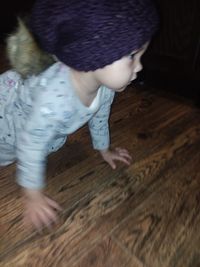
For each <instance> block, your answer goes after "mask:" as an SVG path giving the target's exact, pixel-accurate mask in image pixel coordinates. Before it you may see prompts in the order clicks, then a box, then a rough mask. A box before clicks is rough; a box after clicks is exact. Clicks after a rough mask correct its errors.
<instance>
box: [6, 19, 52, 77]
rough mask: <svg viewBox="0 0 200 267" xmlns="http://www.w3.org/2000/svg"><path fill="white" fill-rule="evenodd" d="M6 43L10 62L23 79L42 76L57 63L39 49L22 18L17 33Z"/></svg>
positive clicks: (12, 34) (11, 35)
mask: <svg viewBox="0 0 200 267" xmlns="http://www.w3.org/2000/svg"><path fill="white" fill-rule="evenodd" d="M6 41H7V42H6V43H7V55H8V59H9V62H10V64H11V66H12V68H13V69H14V70H16V71H17V72H18V73H19V74H20V75H21V76H22V78H23V79H26V78H27V77H29V76H30V75H38V74H40V73H41V72H42V71H44V70H45V69H47V68H48V67H49V66H51V65H52V64H53V63H54V62H55V60H54V58H53V57H52V56H51V55H49V54H47V53H46V52H44V51H43V50H42V49H41V48H40V47H39V45H38V43H37V41H36V39H35V37H34V36H33V34H32V33H31V32H30V30H29V29H28V27H27V25H26V23H25V20H22V19H21V18H18V25H17V28H16V30H15V32H14V33H11V34H10V36H8V38H7V40H6Z"/></svg>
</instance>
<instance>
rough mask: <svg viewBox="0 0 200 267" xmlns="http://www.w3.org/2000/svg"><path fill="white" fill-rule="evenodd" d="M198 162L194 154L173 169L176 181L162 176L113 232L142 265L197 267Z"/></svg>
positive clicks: (199, 156)
mask: <svg viewBox="0 0 200 267" xmlns="http://www.w3.org/2000/svg"><path fill="white" fill-rule="evenodd" d="M199 148H200V145H198V149H199ZM199 162H200V153H196V154H193V158H192V159H191V160H190V161H189V162H185V166H182V167H181V165H182V164H181V165H180V166H178V165H177V166H174V168H173V169H174V170H173V171H174V172H173V173H174V176H175V177H176V180H173V176H171V174H170V173H168V174H165V177H164V179H165V180H166V181H167V182H165V183H163V186H162V187H159V188H157V189H156V192H155V193H153V194H152V195H151V196H150V197H149V198H148V199H146V200H144V201H143V203H142V204H141V205H140V206H138V207H136V208H135V209H134V211H133V212H132V215H131V216H130V217H129V218H128V219H127V220H125V221H124V223H123V224H122V225H121V226H120V227H119V228H118V229H116V230H115V231H114V233H113V235H114V237H115V238H117V240H118V241H119V242H121V243H122V245H123V246H125V247H126V248H127V249H128V250H129V252H130V253H132V254H134V255H136V256H137V257H138V258H139V259H140V260H141V261H142V262H144V263H145V264H146V265H148V266H154V267H160V266H165V267H167V266H169V267H171V266H180V267H181V266H184V267H187V266H188V267H190V266H193V267H198V266H199V263H200V249H199V248H200V232H199V225H200V201H199V200H200V194H199V188H200V174H199V170H198V168H199ZM175 168H177V169H175ZM194 170H195V171H194ZM171 171H172V170H171ZM193 171H194V172H193ZM169 175H170V176H171V178H170V177H167V176H169Z"/></svg>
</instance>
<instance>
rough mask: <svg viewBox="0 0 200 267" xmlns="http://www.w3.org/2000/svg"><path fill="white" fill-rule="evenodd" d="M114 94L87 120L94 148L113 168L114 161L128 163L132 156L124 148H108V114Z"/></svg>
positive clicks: (114, 166)
mask: <svg viewBox="0 0 200 267" xmlns="http://www.w3.org/2000/svg"><path fill="white" fill-rule="evenodd" d="M113 98H114V94H113V95H112V94H111V95H110V97H109V98H107V100H106V101H105V102H104V104H103V105H102V106H101V108H100V109H99V110H98V112H97V113H96V114H95V115H94V116H93V118H92V119H91V120H90V121H89V123H88V124H89V130H90V134H91V137H92V143H93V147H94V149H97V150H99V152H100V154H101V156H102V157H103V159H104V160H105V161H106V162H107V163H108V164H109V165H110V166H111V167H112V168H113V169H115V168H116V164H115V161H116V160H117V161H121V162H123V163H125V164H127V165H130V163H131V160H132V157H131V156H130V154H129V152H128V151H127V150H126V149H124V148H115V149H114V150H111V149H110V133H109V122H108V120H109V116H110V109H111V104H112V101H113Z"/></svg>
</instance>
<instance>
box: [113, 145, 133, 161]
mask: <svg viewBox="0 0 200 267" xmlns="http://www.w3.org/2000/svg"><path fill="white" fill-rule="evenodd" d="M115 151H116V152H117V153H118V154H119V155H120V156H123V157H125V158H127V159H129V160H132V157H131V155H130V154H129V152H128V150H126V149H124V148H119V147H117V148H116V149H115Z"/></svg>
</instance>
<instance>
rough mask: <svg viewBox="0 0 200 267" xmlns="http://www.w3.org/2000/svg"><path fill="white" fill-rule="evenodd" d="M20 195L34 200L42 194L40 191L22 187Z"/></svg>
mask: <svg viewBox="0 0 200 267" xmlns="http://www.w3.org/2000/svg"><path fill="white" fill-rule="evenodd" d="M22 194H23V195H24V196H25V197H26V198H28V199H36V198H38V197H39V196H41V195H42V194H43V193H42V190H41V189H31V188H25V187H22Z"/></svg>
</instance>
